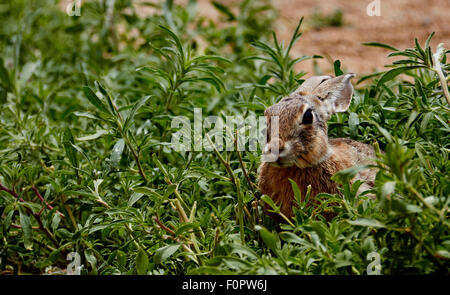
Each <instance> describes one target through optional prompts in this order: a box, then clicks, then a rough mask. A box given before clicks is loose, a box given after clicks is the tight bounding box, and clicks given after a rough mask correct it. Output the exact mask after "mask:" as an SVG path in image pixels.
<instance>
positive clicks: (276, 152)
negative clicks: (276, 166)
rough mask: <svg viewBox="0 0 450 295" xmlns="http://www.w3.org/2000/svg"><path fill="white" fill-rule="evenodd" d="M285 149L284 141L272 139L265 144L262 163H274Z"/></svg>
mask: <svg viewBox="0 0 450 295" xmlns="http://www.w3.org/2000/svg"><path fill="white" fill-rule="evenodd" d="M284 149H285V144H284V141H283V140H281V139H273V140H271V141H270V142H269V143H267V144H266V147H265V149H264V153H263V161H264V162H276V161H277V160H278V158H279V157H280V153H281V152H283V151H284Z"/></svg>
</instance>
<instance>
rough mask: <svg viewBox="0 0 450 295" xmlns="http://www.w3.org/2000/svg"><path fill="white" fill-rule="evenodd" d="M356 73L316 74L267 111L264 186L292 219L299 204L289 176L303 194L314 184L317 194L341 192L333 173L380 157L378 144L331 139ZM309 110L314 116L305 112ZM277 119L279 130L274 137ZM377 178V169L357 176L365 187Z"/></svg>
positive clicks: (261, 180)
mask: <svg viewBox="0 0 450 295" xmlns="http://www.w3.org/2000/svg"><path fill="white" fill-rule="evenodd" d="M352 77H353V74H347V75H344V76H340V77H337V78H331V77H330V76H321V77H312V78H310V79H308V80H306V81H305V82H304V83H303V84H302V86H300V88H299V89H298V90H297V91H295V92H294V93H293V94H291V95H290V96H288V97H286V98H284V99H283V100H281V101H280V102H279V103H277V104H275V105H273V106H271V107H269V108H268V109H267V110H266V111H265V115H266V118H267V130H268V143H267V145H266V148H265V154H264V155H263V159H265V161H264V162H263V163H262V164H261V166H260V170H259V187H260V189H261V192H262V193H263V194H266V195H268V196H270V197H271V198H272V199H273V200H274V201H275V203H277V204H278V205H279V206H280V207H281V212H282V213H283V214H284V215H286V216H288V217H291V216H292V206H293V205H294V193H293V191H292V186H291V184H290V182H289V178H290V179H292V180H294V181H295V182H296V183H297V185H298V187H299V189H300V191H301V193H302V196H305V194H306V190H307V186H308V185H311V196H315V195H316V194H318V193H321V192H325V193H338V189H337V185H336V183H335V182H334V181H332V180H331V176H333V175H334V174H335V173H336V172H338V171H340V170H343V169H346V168H349V167H352V166H354V165H363V164H369V163H370V160H371V159H373V158H375V153H374V150H373V148H372V147H371V146H369V145H367V144H363V143H360V142H357V141H354V140H351V139H343V138H337V139H329V138H328V129H327V120H328V119H329V118H330V116H331V115H332V114H333V113H335V112H343V111H346V110H347V108H348V105H349V104H350V101H351V96H352V90H353V88H352V86H351V84H350V79H351V78H352ZM307 112H308V113H309V114H307V115H305V114H306V113H307ZM305 116H309V117H311V116H312V119H311V118H309V119H311V120H312V121H311V122H309V120H308V118H306V119H305ZM276 119H278V126H279V129H278V130H279V131H278V133H279V134H276V133H275V136H271V135H270V130H272V127H273V126H276ZM272 125H273V126H272ZM264 156H266V157H264ZM269 156H270V157H269ZM374 178H375V171H374V170H370V169H369V170H363V171H362V172H360V173H359V174H358V175H357V176H356V177H355V179H354V180H356V179H361V180H363V181H365V184H364V185H362V186H361V188H360V191H362V190H367V189H369V188H370V186H372V185H373V181H374ZM312 202H314V200H312Z"/></svg>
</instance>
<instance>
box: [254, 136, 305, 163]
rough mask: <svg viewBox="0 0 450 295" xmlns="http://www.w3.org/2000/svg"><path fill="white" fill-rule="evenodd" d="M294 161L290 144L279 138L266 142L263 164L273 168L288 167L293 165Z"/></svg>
mask: <svg viewBox="0 0 450 295" xmlns="http://www.w3.org/2000/svg"><path fill="white" fill-rule="evenodd" d="M296 160H297V158H296V157H295V154H294V153H293V148H292V145H291V143H290V142H284V141H283V140H282V139H280V138H276V139H272V140H271V141H270V142H268V143H267V144H266V146H265V148H264V152H263V155H262V161H263V162H267V163H269V164H270V165H272V166H275V167H290V166H293V165H295V162H296Z"/></svg>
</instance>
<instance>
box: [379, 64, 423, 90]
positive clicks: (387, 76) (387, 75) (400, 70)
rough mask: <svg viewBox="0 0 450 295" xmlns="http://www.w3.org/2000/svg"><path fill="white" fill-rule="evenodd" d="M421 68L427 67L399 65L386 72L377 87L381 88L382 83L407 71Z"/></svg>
mask: <svg viewBox="0 0 450 295" xmlns="http://www.w3.org/2000/svg"><path fill="white" fill-rule="evenodd" d="M419 68H426V67H425V66H422V65H420V66H405V67H398V68H395V69H392V70H389V71H387V72H386V73H384V74H383V76H381V78H380V80H378V84H377V88H379V87H380V86H381V85H382V84H384V83H386V82H388V81H390V80H392V79H394V78H395V77H397V76H398V75H400V74H402V73H405V72H407V71H411V70H415V69H419Z"/></svg>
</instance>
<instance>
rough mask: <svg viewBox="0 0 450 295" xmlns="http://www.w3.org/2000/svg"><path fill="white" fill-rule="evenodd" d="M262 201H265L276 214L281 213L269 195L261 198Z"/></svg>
mask: <svg viewBox="0 0 450 295" xmlns="http://www.w3.org/2000/svg"><path fill="white" fill-rule="evenodd" d="M261 200H262V201H264V202H265V203H266V204H268V205H269V206H270V208H272V210H273V211H274V212H275V213H278V212H280V208H279V207H278V206H277V205H276V204H275V203H274V201H273V200H272V198H271V197H269V196H267V195H263V196H262V197H261Z"/></svg>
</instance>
